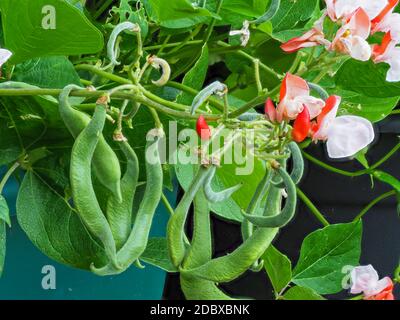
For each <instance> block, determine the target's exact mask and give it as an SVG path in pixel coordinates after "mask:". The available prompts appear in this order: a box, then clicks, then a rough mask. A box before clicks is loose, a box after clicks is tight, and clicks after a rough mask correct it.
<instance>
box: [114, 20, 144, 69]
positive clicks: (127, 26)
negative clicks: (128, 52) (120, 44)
mask: <svg viewBox="0 0 400 320" xmlns="http://www.w3.org/2000/svg"><path fill="white" fill-rule="evenodd" d="M124 31H132V32H135V33H139V32H140V27H139V25H138V24H136V23H132V22H129V21H126V22H123V23H120V24H118V25H117V26H116V27H115V28H114V30H113V32H112V33H111V36H110V39H109V40H108V44H107V55H108V57H109V59H110V60H111V65H113V66H118V65H120V64H121V63H120V62H118V61H117V50H116V49H115V45H116V43H117V38H118V36H119V35H120V34H121V33H122V32H124Z"/></svg>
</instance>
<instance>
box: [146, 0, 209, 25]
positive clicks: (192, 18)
mask: <svg viewBox="0 0 400 320" xmlns="http://www.w3.org/2000/svg"><path fill="white" fill-rule="evenodd" d="M143 4H144V6H145V8H146V11H147V14H148V15H149V16H150V17H151V18H152V19H153V20H154V21H156V22H157V23H159V24H160V25H161V26H162V27H165V28H171V29H177V28H178V29H179V28H188V27H191V26H194V25H196V24H198V23H199V22H204V18H207V17H212V16H214V17H215V15H214V14H212V13H211V12H210V11H208V10H207V9H204V8H198V7H195V6H193V5H192V4H191V3H190V1H188V0H174V1H159V0H143Z"/></svg>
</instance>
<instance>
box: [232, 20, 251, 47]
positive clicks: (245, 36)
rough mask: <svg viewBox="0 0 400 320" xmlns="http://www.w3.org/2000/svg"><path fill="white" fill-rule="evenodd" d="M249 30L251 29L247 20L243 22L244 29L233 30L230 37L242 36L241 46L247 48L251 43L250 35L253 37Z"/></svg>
mask: <svg viewBox="0 0 400 320" xmlns="http://www.w3.org/2000/svg"><path fill="white" fill-rule="evenodd" d="M249 28H250V23H249V22H248V21H247V20H245V21H244V22H243V28H242V29H240V30H232V31H231V32H229V35H230V36H238V35H240V41H241V43H240V45H241V46H242V47H246V46H247V44H248V43H249V40H250V35H251V34H250V30H249Z"/></svg>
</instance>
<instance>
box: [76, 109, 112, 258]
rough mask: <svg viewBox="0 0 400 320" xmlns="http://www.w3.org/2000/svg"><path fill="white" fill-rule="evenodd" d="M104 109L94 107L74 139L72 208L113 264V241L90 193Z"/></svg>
mask: <svg viewBox="0 0 400 320" xmlns="http://www.w3.org/2000/svg"><path fill="white" fill-rule="evenodd" d="M106 114H107V113H106V107H105V106H103V105H97V107H96V110H95V113H94V116H93V119H92V120H91V121H90V122H89V125H88V126H87V127H86V128H85V129H84V130H83V131H82V132H81V134H80V135H79V136H78V137H77V139H76V141H75V144H74V146H73V148H72V156H71V169H70V180H71V186H72V197H73V200H74V204H75V207H76V209H77V211H78V214H79V216H80V217H81V219H82V221H83V222H84V223H85V225H86V226H87V228H88V230H89V231H90V232H91V233H92V234H93V235H94V236H96V237H97V238H98V239H99V240H100V241H101V242H102V244H103V246H104V249H105V252H106V254H107V256H108V257H109V259H110V260H111V262H112V263H114V264H115V261H116V247H115V241H114V238H113V235H112V232H111V228H110V226H109V224H108V221H107V219H106V217H105V215H104V214H103V211H102V210H101V208H100V205H99V202H98V201H97V198H96V193H95V191H94V189H93V184H92V175H91V164H92V158H93V155H94V151H95V149H96V146H97V144H98V142H99V139H100V135H101V132H102V131H103V128H104V123H105V120H106Z"/></svg>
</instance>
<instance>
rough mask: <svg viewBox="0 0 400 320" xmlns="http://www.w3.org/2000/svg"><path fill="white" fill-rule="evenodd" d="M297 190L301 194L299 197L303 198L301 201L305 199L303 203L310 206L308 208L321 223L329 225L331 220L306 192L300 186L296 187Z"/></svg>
mask: <svg viewBox="0 0 400 320" xmlns="http://www.w3.org/2000/svg"><path fill="white" fill-rule="evenodd" d="M296 190H297V194H298V196H299V198H300V199H301V201H303V203H304V204H305V205H306V206H307V207H308V209H310V211H311V213H312V214H313V215H314V216H315V217H316V218H317V219H318V221H319V222H321V224H322V225H323V226H324V227H327V226H329V225H330V224H329V222H328V220H326V219H325V217H324V216H323V214H322V213H321V212H320V211H319V210H318V209H317V207H316V206H315V205H314V204H313V203H312V201H311V200H310V199H309V198H308V197H307V196H306V195H305V193H304V192H303V191H301V190H300V188H298V187H297V188H296Z"/></svg>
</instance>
